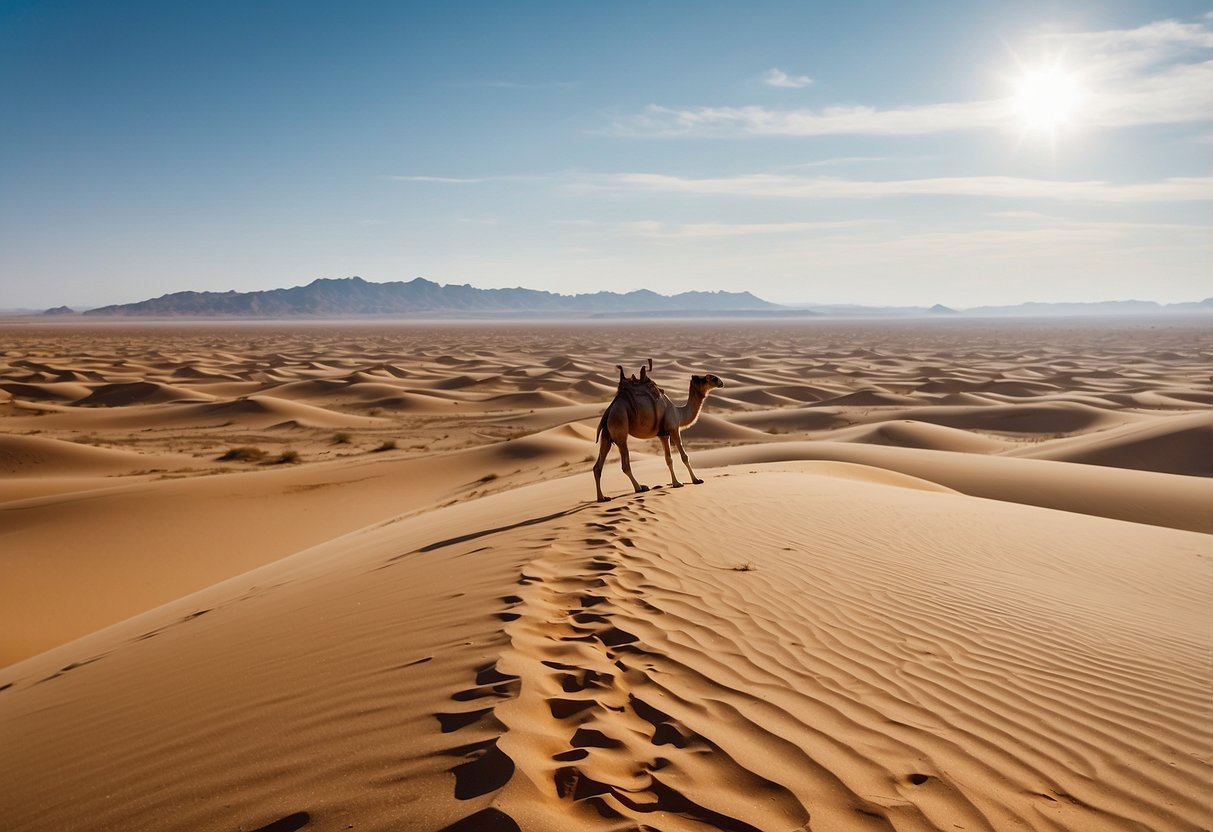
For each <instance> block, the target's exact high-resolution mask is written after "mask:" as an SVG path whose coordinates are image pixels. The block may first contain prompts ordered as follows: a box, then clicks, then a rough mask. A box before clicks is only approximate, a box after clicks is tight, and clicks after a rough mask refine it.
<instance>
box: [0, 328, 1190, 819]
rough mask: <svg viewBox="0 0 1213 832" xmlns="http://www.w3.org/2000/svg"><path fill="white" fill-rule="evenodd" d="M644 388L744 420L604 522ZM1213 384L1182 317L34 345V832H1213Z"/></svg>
mask: <svg viewBox="0 0 1213 832" xmlns="http://www.w3.org/2000/svg"><path fill="white" fill-rule="evenodd" d="M649 358H652V359H653V367H654V369H653V376H654V378H655V379H656V381H657V382H658V384H660V385H661V386H662V387H663V388H664V389H665V390H666V392H667V393H668V394H669V395H670V397H671V398H673V399H674V400H675V401H676V402H679V403H681V402H682V401H683V400H684V399H685V398H686V395H687V386H688V379H689V377H690V375H691V374H692V373H709V372H710V373H715V374H716V375H718V376H720V378H721V379H722V380H723V381H724V384H725V386H724V387H723V388H722V389H719V390H716V391H715V392H714V393H713V394H712V395H711V396H710V397H709V399H708V400H707V404H706V406H705V408H704V411H703V414H702V416H701V418H700V420H699V422H698V423H697V424H695V425H694V426H692V427H689V428H687V429H686V432H685V434H684V436H685V439H686V443H687V448H688V451H689V453H690V458H691V462H692V464H693V465H694V466H695V469H696V471H697V472H698V473H699V474H700V476H702V478H703V479H704V480H705V481H706V482H705V483H704V484H703V485H700V486H688V487H685V488H681V489H674V488H670V487H669V486H668V483H666V480H667V479H668V475H667V472H666V466H665V463H664V460H663V458H662V456H661V449H660V445H659V444H658V443H657V441H656V440H636V439H634V440H632V441H631V443H630V447H631V450H632V456H633V461H634V467H635V470H636V473H637V476H638V477H639V479H640V480H641V481H642V482H645V483H647V484H649V485H651V486H654V489H653V490H651V491H649V492H647V493H644V494H634V493H632V489H631V486H630V484H629V483H628V481H627V480H626V479H625V477H624V476H623V474H622V473H621V472H620V468H619V461H618V460H619V457H618V454H617V452H616V451H612V453H611V456H610V458H609V459H608V462H607V467H606V470H605V474H604V477H603V485H604V489H605V491H606V492H607V494H608V495H611V496H613V499H612V500H610V501H609V502H605V503H597V502H594V501H593V497H594V484H593V477H592V476H591V473H590V467H591V465H592V462H593V459H594V456H595V454H596V447H597V446H596V444H595V441H594V433H595V427H596V426H597V423H598V418H599V416H600V414H601V413H602V411H603V409H604V407H605V406H606V404H607V402H608V401H609V399H610V398H611V396H612V395H613V392H614V390H615V386H616V379H617V373H616V370H615V365H616V364H623V365H624V366H625V368H626V369H627V370H628V372H629V373H632V372H637V371H638V370H639V368H640V367H641V365H642V364H643V363H645V362H646V361H647V359H649ZM1211 373H1213V332H1211V331H1210V330H1209V328H1208V327H1207V325H1200V324H1196V323H1192V324H1189V323H1185V322H1184V321H1183V320H1180V319H1173V318H1168V319H1166V320H1158V321H1151V320H1146V319H1141V320H1137V319H1134V320H1115V321H1110V322H1102V321H1099V320H1087V321H1074V320H1061V321H1053V322H1048V323H1043V322H1038V321H1016V322H1008V323H1003V322H983V321H959V320H939V321H919V322H916V321H889V322H864V321H803V322H791V323H788V322H785V323H778V322H765V323H746V322H740V321H730V322H720V321H713V322H699V323H697V322H693V321H679V322H677V323H662V322H657V321H646V322H643V323H624V322H618V323H610V324H606V323H590V324H587V323H583V322H582V323H577V324H575V325H574V324H556V323H545V324H533V325H528V324H517V323H515V324H480V325H461V324H449V325H437V324H435V325H425V324H414V325H400V326H392V325H387V324H373V325H372V324H366V325H361V324H359V325H354V324H350V325H340V324H333V325H320V324H310V325H296V324H291V325H274V324H239V325H235V324H220V323H207V324H160V325H157V324H138V325H136V324H130V323H122V324H117V323H107V324H97V323H73V324H55V325H42V324H17V323H3V322H0V818H3V821H0V826H3V828H5V829H11V830H21V831H22V832H26V831H30V832H32V831H33V830H80V832H84V830H123V832H129V830H166V829H171V830H177V829H180V830H210V829H216V830H245V831H246V832H251V831H252V830H257V832H291V830H298V829H305V830H309V831H310V830H345V829H358V830H363V829H375V830H380V829H382V830H389V829H411V830H431V831H432V832H439V830H445V832H470V831H471V830H486V832H502V831H503V830H540V831H541V832H543V831H546V830H552V831H553V832H556V831H557V830H582V829H584V830H604V831H605V830H626V829H660V830H664V831H665V832H679V831H680V830H688V831H689V830H705V829H723V830H734V831H736V830H763V832H766V831H767V830H788V832H793V830H818V832H823V831H824V830H877V829H895V830H955V829H965V830H1007V829H1031V830H1063V829H1064V830H1200V829H1209V828H1211V827H1213V809H1211V808H1210V803H1209V801H1208V798H1207V796H1206V795H1207V794H1208V793H1209V791H1210V788H1211V787H1213V769H1211V767H1210V749H1211V748H1213V730H1211V726H1210V722H1209V703H1210V702H1211V701H1213V671H1211V669H1210V660H1209V657H1210V655H1211V654H1213V508H1211V507H1213V377H1211ZM676 465H678V463H677V462H676ZM677 470H678V473H679V475H680V476H682V478H683V480H684V481H686V480H687V477H685V476H683V475H684V473H685V472H684V470H683V469H681V467H678V469H677ZM657 486H661V487H657Z"/></svg>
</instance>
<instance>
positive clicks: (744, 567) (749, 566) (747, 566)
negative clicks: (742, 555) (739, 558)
mask: <svg viewBox="0 0 1213 832" xmlns="http://www.w3.org/2000/svg"><path fill="white" fill-rule="evenodd" d="M733 571H734V572H753V571H754V564H753V563H751V562H750V561H748V560H747V561H746V562H745V563H739V564H737V565H736V566H734V567H733Z"/></svg>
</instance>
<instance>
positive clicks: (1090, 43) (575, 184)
mask: <svg viewBox="0 0 1213 832" xmlns="http://www.w3.org/2000/svg"><path fill="white" fill-rule="evenodd" d="M1211 167H1213V2H1205V3H1203V4H1201V3H1187V2H1166V0H1150V2H1136V0H1133V1H1130V0H1098V1H1097V2H1095V1H1094V0H1093V1H1092V2H1081V1H1080V0H1075V2H1060V0H1051V2H1043V0H1019V2H1015V3H1006V2H1001V1H1000V2H981V1H980V0H978V1H976V2H961V1H960V0H952V1H949V2H931V0H924V1H923V2H914V3H906V2H849V3H840V2H761V0H755V1H754V2H740V0H739V2H712V0H698V1H697V2H677V0H667V1H665V2H657V3H654V2H632V1H631V0H615V2H609V3H606V2H602V3H589V2H520V1H518V2H505V0H496V2H438V0H433V2H421V1H420V0H418V1H417V2H391V3H388V2H383V3H376V2H334V3H320V2H308V0H292V1H291V2H227V0H215V2H207V3H165V2H159V0H157V2H126V1H125V0H106V2H91V1H90V2H56V1H55V0H43V1H41V2H32V1H29V0H0V308H9V309H11V308H18V307H25V308H36V309H40V308H46V307H50V306H57V305H60V304H67V305H71V306H73V307H77V308H88V307H90V306H97V305H102V304H107V303H124V302H132V301H137V300H143V299H145V298H149V297H156V296H159V295H162V294H166V293H169V292H176V291H183V290H197V291H227V290H230V289H235V290H238V291H251V290H257V289H272V288H279V287H287V286H296V285H302V284H305V283H308V282H311V281H312V280H314V279H316V278H320V277H326V278H334V277H348V276H352V275H359V276H361V277H363V278H365V279H367V280H371V281H377V282H382V281H391V280H411V279H412V278H414V277H418V276H420V277H425V278H427V279H429V280H433V281H436V282H438V283H444V284H446V283H455V284H463V283H470V284H472V285H474V286H478V287H482V288H494V287H508V286H526V287H529V288H535V289H546V290H549V291H555V292H561V293H565V294H574V293H581V292H593V291H600V290H612V291H630V290H633V289H641V288H647V289H652V290H653V291H657V292H660V293H663V294H674V293H677V292H682V291H688V290H708V291H716V290H724V291H751V292H753V293H754V294H756V295H758V296H759V297H762V298H765V299H767V300H770V301H774V302H778V303H858V304H867V305H931V304H934V303H943V304H946V305H949V306H953V307H957V308H967V307H972V306H978V305H984V304H1011V303H1019V302H1023V301H1093V300H1109V299H1113V300H1115V299H1129V298H1136V299H1146V300H1156V301H1159V302H1164V303H1168V302H1182V301H1191V300H1199V299H1202V298H1205V297H1208V296H1210V295H1213V210H1211V209H1213V170H1211Z"/></svg>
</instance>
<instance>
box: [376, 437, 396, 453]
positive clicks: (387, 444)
mask: <svg viewBox="0 0 1213 832" xmlns="http://www.w3.org/2000/svg"><path fill="white" fill-rule="evenodd" d="M394 450H396V440H395V439H384V440H383V444H381V445H380V446H379V447H378V448H376V449H375V451H374V452H375V453H382V452H383V451H394Z"/></svg>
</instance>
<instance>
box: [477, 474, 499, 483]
mask: <svg viewBox="0 0 1213 832" xmlns="http://www.w3.org/2000/svg"><path fill="white" fill-rule="evenodd" d="M495 479H497V475H496V474H485V475H484V476H483V477H481V478H480V479H478V480H477V482H492V481H493V480H495Z"/></svg>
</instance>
